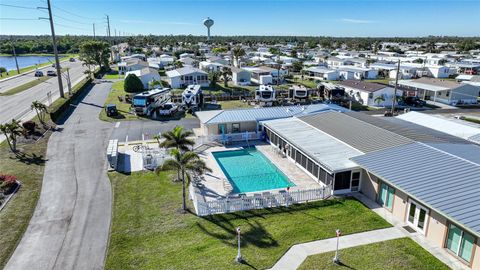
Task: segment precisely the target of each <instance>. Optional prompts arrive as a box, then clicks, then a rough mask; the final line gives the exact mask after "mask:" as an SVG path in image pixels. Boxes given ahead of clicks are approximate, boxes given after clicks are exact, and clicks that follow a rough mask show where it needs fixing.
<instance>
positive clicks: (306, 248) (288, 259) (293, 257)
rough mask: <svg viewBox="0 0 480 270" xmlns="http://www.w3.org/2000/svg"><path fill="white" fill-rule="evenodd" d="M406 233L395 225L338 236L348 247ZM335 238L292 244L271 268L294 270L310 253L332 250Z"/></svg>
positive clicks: (398, 236)
mask: <svg viewBox="0 0 480 270" xmlns="http://www.w3.org/2000/svg"><path fill="white" fill-rule="evenodd" d="M405 236H406V234H405V232H403V231H402V230H400V229H398V228H397V227H392V228H386V229H380V230H374V231H368V232H363V233H355V234H349V235H345V236H341V237H340V242H339V245H340V248H341V249H344V248H350V247H355V246H360V245H367V244H372V243H377V242H383V241H387V240H392V239H397V238H402V237H405ZM336 245H337V238H328V239H323V240H318V241H313V242H308V243H303V244H298V245H294V246H292V247H291V248H290V249H289V250H288V251H287V253H285V255H283V257H282V258H280V260H279V261H278V262H277V263H276V264H275V265H274V266H273V267H272V268H271V269H272V270H290V269H291V270H294V269H297V268H298V267H299V266H300V265H301V264H302V263H303V261H304V260H305V259H306V258H307V257H308V256H310V255H315V254H319V253H324V252H329V251H334V250H335V249H336Z"/></svg>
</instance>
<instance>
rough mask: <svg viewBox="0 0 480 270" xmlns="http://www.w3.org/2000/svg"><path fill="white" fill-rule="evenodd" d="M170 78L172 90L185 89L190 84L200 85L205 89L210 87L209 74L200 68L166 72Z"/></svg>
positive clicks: (185, 68) (184, 68)
mask: <svg viewBox="0 0 480 270" xmlns="http://www.w3.org/2000/svg"><path fill="white" fill-rule="evenodd" d="M166 74H167V76H168V83H169V84H170V87H172V88H183V87H187V86H188V85H190V84H198V85H201V86H203V87H208V86H209V85H210V81H209V80H208V74H207V73H206V72H205V71H203V70H200V69H198V68H193V67H183V68H179V69H175V70H170V71H167V72H166Z"/></svg>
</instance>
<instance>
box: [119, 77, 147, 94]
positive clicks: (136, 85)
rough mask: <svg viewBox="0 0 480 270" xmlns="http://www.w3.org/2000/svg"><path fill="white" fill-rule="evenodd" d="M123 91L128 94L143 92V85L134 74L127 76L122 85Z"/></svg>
mask: <svg viewBox="0 0 480 270" xmlns="http://www.w3.org/2000/svg"><path fill="white" fill-rule="evenodd" d="M123 90H125V92H128V93H135V92H141V91H143V83H142V81H141V80H140V79H139V78H138V77H137V75H135V74H128V76H127V77H126V78H125V83H124V84H123Z"/></svg>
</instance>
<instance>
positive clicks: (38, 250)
mask: <svg viewBox="0 0 480 270" xmlns="http://www.w3.org/2000/svg"><path fill="white" fill-rule="evenodd" d="M110 88H111V83H101V84H97V85H95V86H94V87H93V89H91V91H89V93H88V95H87V96H86V97H85V98H84V99H83V101H82V102H81V103H79V104H78V106H76V109H75V110H73V112H72V114H71V115H70V116H69V118H68V119H67V120H66V121H65V123H64V124H62V125H59V126H58V127H59V129H60V130H59V131H57V132H54V133H53V134H52V136H51V137H50V140H49V142H48V150H47V160H48V161H47V163H46V167H45V173H44V177H43V184H42V191H41V194H40V198H39V201H38V203H37V207H36V209H35V212H34V214H33V217H32V219H31V220H30V224H29V226H28V228H27V230H26V232H25V234H24V235H23V238H22V240H21V241H20V243H19V245H18V246H17V248H16V250H15V252H14V253H13V255H12V257H11V258H10V260H9V262H8V263H7V265H6V268H5V269H8V270H18V269H39V270H43V269H62V270H63V269H103V266H104V259H105V255H106V249H107V243H108V235H109V227H110V221H111V214H112V212H111V209H112V193H111V186H110V182H109V179H108V177H107V174H106V166H107V165H106V156H105V149H106V147H107V144H108V138H109V137H110V135H111V133H112V129H113V127H114V124H112V123H107V122H103V121H100V120H99V119H98V115H99V113H100V110H101V109H102V106H103V103H104V100H105V98H106V97H107V95H108V92H109V90H110Z"/></svg>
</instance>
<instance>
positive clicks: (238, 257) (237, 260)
mask: <svg viewBox="0 0 480 270" xmlns="http://www.w3.org/2000/svg"><path fill="white" fill-rule="evenodd" d="M237 237H238V252H237V257H236V258H235V261H236V262H237V263H241V262H242V260H243V259H242V253H241V252H240V227H237Z"/></svg>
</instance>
